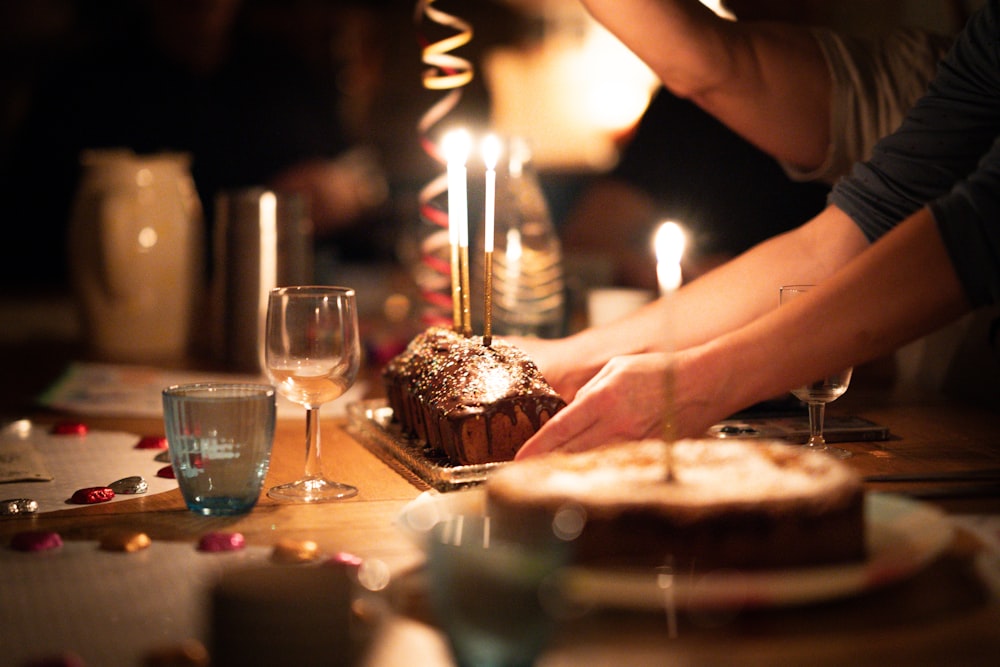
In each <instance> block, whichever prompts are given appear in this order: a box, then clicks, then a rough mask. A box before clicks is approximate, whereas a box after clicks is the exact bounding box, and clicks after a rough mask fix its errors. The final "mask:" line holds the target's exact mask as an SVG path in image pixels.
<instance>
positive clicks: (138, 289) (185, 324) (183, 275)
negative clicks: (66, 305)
mask: <svg viewBox="0 0 1000 667" xmlns="http://www.w3.org/2000/svg"><path fill="white" fill-rule="evenodd" d="M81 165H82V167H83V169H82V175H81V179H80V184H79V187H78V189H77V193H76V198H75V201H74V206H73V211H72V214H71V218H70V228H69V235H68V239H69V262H70V275H71V277H72V281H73V287H74V291H75V294H76V297H77V301H78V303H79V306H80V312H81V318H82V325H83V332H84V336H85V339H86V342H87V344H88V346H89V349H90V352H91V353H92V355H93V356H94V357H95V358H97V359H100V360H104V361H112V362H130V363H159V362H180V361H182V360H183V359H184V358H185V357H186V356H187V355H188V354H189V353H190V351H191V350H190V346H191V340H192V328H193V324H194V321H195V313H196V310H197V309H198V308H199V307H200V297H199V295H200V294H201V293H202V291H203V288H202V280H203V275H204V268H203V263H204V238H203V237H204V231H203V224H204V223H203V220H202V208H201V203H200V201H199V199H198V195H197V192H196V190H195V186H194V181H193V179H192V178H191V172H190V157H189V156H188V155H186V154H180V153H160V154H154V155H136V154H134V153H132V152H131V151H128V150H92V151H86V152H84V154H83V155H82V156H81Z"/></svg>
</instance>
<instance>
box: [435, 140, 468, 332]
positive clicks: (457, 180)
mask: <svg viewBox="0 0 1000 667" xmlns="http://www.w3.org/2000/svg"><path fill="white" fill-rule="evenodd" d="M470 142H471V139H470V138H469V133H468V132H466V131H465V130H452V131H451V132H449V133H448V134H446V135H445V137H444V140H443V143H442V149H443V152H444V156H445V159H446V160H447V163H448V242H449V245H450V247H451V303H452V325H453V326H454V328H455V331H460V332H461V331H463V330H464V327H465V317H464V311H463V299H464V298H467V297H466V296H465V295H467V294H468V282H467V281H466V282H465V283H464V284H463V281H462V252H461V249H462V240H463V237H464V240H465V247H466V249H467V248H468V242H469V203H468V202H469V200H468V192H467V190H466V188H467V183H466V170H465V162H466V160H467V159H468V156H469V144H470ZM466 254H468V253H467V252H466Z"/></svg>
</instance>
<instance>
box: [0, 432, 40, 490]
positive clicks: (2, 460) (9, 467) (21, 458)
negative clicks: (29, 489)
mask: <svg viewBox="0 0 1000 667" xmlns="http://www.w3.org/2000/svg"><path fill="white" fill-rule="evenodd" d="M51 479H52V474H51V473H50V472H49V469H48V468H47V467H46V466H45V462H44V461H43V460H42V457H41V456H40V455H39V454H38V451H37V450H36V449H35V448H34V446H33V445H32V444H31V443H30V442H26V441H17V440H0V482H48V481H51Z"/></svg>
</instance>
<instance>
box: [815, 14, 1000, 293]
mask: <svg viewBox="0 0 1000 667" xmlns="http://www.w3.org/2000/svg"><path fill="white" fill-rule="evenodd" d="M998 5H1000V0H989V1H988V2H987V3H986V4H985V5H984V7H983V8H982V9H981V10H980V11H979V12H978V13H977V14H976V15H975V16H973V18H972V19H970V21H969V24H968V25H967V26H966V29H965V31H964V32H963V33H962V35H961V36H960V37H959V39H958V40H957V41H956V43H955V46H954V47H953V48H952V50H951V51H950V52H949V54H948V55H947V56H946V57H945V59H944V60H943V61H942V64H941V68H940V69H939V72H938V75H937V76H936V77H935V79H934V81H933V82H932V84H931V86H930V88H929V91H928V94H927V95H926V96H925V97H923V98H922V99H921V100H920V101H919V102H918V103H917V104H916V105H915V106H914V107H913V109H912V110H911V111H910V113H909V114H908V115H907V117H906V119H905V120H904V122H903V124H902V125H901V126H900V128H899V130H897V131H896V132H895V133H893V134H892V135H889V136H888V137H886V138H885V139H883V140H882V141H880V142H879V143H878V144H877V145H876V147H875V150H874V152H873V155H872V159H871V160H870V161H868V162H865V163H859V164H857V165H855V166H854V168H853V169H852V171H851V175H850V176H849V177H848V178H846V179H845V180H843V181H842V182H841V183H839V184H838V185H837V186H836V187H835V188H834V191H833V193H832V195H831V203H833V204H834V205H836V206H837V207H838V208H840V209H841V210H843V211H844V212H845V213H847V214H848V215H849V216H850V217H851V218H852V219H853V220H854V222H855V223H856V224H857V225H858V226H859V227H860V228H861V230H862V231H863V232H864V233H865V235H866V236H867V237H868V238H869V240H872V241H874V240H876V239H878V238H879V237H881V236H882V235H883V234H885V233H886V232H888V231H889V230H890V229H892V228H893V227H894V226H895V225H897V224H899V223H900V222H901V221H902V220H904V219H905V218H907V217H909V216H910V215H912V214H913V213H914V212H916V211H917V210H919V209H920V208H922V207H924V206H930V208H931V210H932V212H933V214H934V217H935V220H936V221H937V224H938V227H939V229H940V230H941V235H942V239H943V240H944V243H945V246H946V248H947V250H948V253H949V255H950V257H951V260H952V263H953V265H954V266H955V269H956V272H957V273H958V276H959V278H960V280H961V281H962V284H963V287H964V289H965V291H966V295H967V296H968V297H969V299H970V301H971V302H972V303H973V304H974V305H982V304H984V303H991V302H997V301H1000V148H998V147H997V145H996V144H997V138H998V136H1000V24H998V15H1000V14H998V12H1000V9H998Z"/></svg>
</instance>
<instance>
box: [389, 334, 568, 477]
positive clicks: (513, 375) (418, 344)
mask: <svg viewBox="0 0 1000 667" xmlns="http://www.w3.org/2000/svg"><path fill="white" fill-rule="evenodd" d="M382 377H383V380H384V382H385V389H386V394H387V397H388V401H389V406H390V407H391V408H392V411H393V419H394V420H396V421H398V422H399V424H400V427H401V429H402V431H403V433H404V434H405V435H407V436H409V437H413V438H417V439H419V440H421V441H423V442H425V443H427V445H429V446H430V447H433V448H437V449H440V450H442V451H443V452H444V453H445V454H447V456H448V458H449V460H451V461H452V462H453V463H456V464H460V465H470V464H479V463H489V462H494V461H509V460H511V459H513V458H514V454H515V453H516V452H517V450H518V449H519V448H520V447H521V445H523V444H524V442H525V441H526V440H527V439H528V438H530V437H531V436H532V434H534V433H535V432H536V431H537V430H538V429H539V428H541V426H542V424H544V423H545V422H546V421H548V419H549V418H550V417H552V415H554V414H555V413H556V412H557V411H559V410H560V409H562V408H563V407H564V406H565V405H566V404H565V402H564V401H563V400H562V398H560V397H559V395H558V394H556V393H555V391H553V389H552V387H551V386H549V384H548V383H547V382H546V381H545V379H544V378H543V377H542V374H541V372H540V371H539V370H538V367H537V366H536V365H535V364H534V362H532V361H531V360H530V359H529V358H528V357H527V355H525V353H524V352H523V351H521V350H520V349H518V348H517V347H515V346H513V345H510V344H509V343H506V342H504V341H503V340H500V339H497V338H494V339H493V341H492V344H491V345H490V346H489V347H487V346H486V345H484V344H483V339H482V337H481V336H471V337H468V338H466V337H464V336H462V335H460V334H457V333H455V332H454V331H451V330H449V329H445V328H440V327H432V328H430V329H428V330H426V331H424V332H423V333H421V334H419V335H417V336H416V337H415V338H414V339H413V340H412V341H410V344H409V345H408V346H407V348H406V350H405V351H403V352H402V353H401V354H400V355H398V356H397V357H395V358H394V359H392V360H391V361H390V362H389V363H388V364H387V365H386V368H385V370H384V371H383V373H382Z"/></svg>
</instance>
